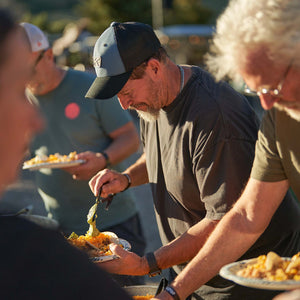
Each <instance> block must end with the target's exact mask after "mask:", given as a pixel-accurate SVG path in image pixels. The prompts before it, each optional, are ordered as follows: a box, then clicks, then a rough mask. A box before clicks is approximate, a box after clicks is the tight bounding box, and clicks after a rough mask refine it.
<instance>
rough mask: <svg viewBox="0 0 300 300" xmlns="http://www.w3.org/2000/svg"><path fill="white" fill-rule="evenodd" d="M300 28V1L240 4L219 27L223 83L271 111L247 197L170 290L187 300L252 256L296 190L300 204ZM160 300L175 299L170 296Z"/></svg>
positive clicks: (212, 63) (216, 49)
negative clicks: (240, 86)
mask: <svg viewBox="0 0 300 300" xmlns="http://www.w3.org/2000/svg"><path fill="white" fill-rule="evenodd" d="M299 28H300V2H299V0H270V1H265V0H256V1H247V0H234V1H231V2H230V4H229V6H228V8H227V9H226V10H225V12H224V14H223V15H222V16H221V17H220V18H219V20H218V22H217V31H216V34H215V37H214V39H213V45H212V49H211V54H210V56H209V57H208V65H209V67H210V70H211V71H212V72H214V73H215V74H216V77H217V78H218V79H220V78H222V77H224V76H229V77H231V78H232V79H234V80H237V79H241V78H243V79H244V81H245V82H246V84H247V85H248V87H249V89H251V90H252V92H254V93H256V94H257V95H258V96H259V97H260V100H261V104H262V106H263V108H264V109H266V110H268V111H267V112H266V114H265V116H264V119H263V121H262V125H261V128H260V131H259V138H258V142H257V145H256V153H255V160H254V164H253V168H252V172H251V176H250V179H249V182H248V184H247V186H246V188H245V191H244V192H243V194H242V196H241V197H240V199H239V200H238V201H237V203H236V204H235V205H234V207H233V209H232V210H231V211H230V212H229V213H227V214H226V215H225V217H224V218H223V219H222V220H221V222H220V223H219V224H218V226H217V227H216V229H215V230H214V231H213V233H212V234H211V236H210V237H209V238H208V240H207V242H206V243H205V245H204V246H203V247H202V249H201V250H200V252H199V253H198V255H197V256H196V257H195V258H194V259H193V260H192V261H191V262H190V263H189V264H188V265H187V267H186V268H185V269H184V270H183V272H182V273H181V274H180V275H179V276H178V277H177V278H176V279H175V280H174V282H173V283H172V284H171V286H172V287H173V288H174V289H175V290H176V292H177V294H178V295H179V297H180V299H184V298H185V297H186V296H187V295H189V294H190V293H191V292H192V291H193V290H196V289H197V288H199V287H200V286H201V285H203V284H205V283H206V282H207V281H208V280H209V279H210V278H212V277H213V276H214V275H215V274H217V273H218V271H219V270H220V268H221V267H222V266H223V265H225V264H227V263H230V262H233V261H235V260H237V259H239V258H240V257H241V256H242V255H243V253H244V252H245V251H247V249H249V247H250V246H251V245H252V244H253V243H254V242H255V241H256V240H257V239H258V238H259V236H260V235H261V234H262V232H263V231H264V230H265V228H266V227H267V226H268V224H269V222H270V220H271V218H272V216H273V215H274V213H275V211H276V209H277V208H278V206H279V205H280V203H281V202H282V199H283V196H284V194H285V193H286V191H287V190H288V188H289V187H291V188H292V189H293V191H294V192H295V194H296V196H297V198H298V199H299V200H300V184H299V182H300V142H299V134H300V85H299V82H300V33H299ZM289 216H290V215H288V217H289ZM278 226H279V227H284V226H285V223H281V224H280V223H279V224H278ZM280 238H281V236H280V234H278V239H280ZM298 251H299V249H298ZM261 254H265V253H261ZM294 254H295V253H294ZM285 296H286V295H285ZM155 299H161V300H162V299H164V300H167V299H172V298H171V297H170V296H169V295H168V294H167V293H163V294H161V295H160V296H158V297H156V298H155ZM291 299H293V298H292V296H291Z"/></svg>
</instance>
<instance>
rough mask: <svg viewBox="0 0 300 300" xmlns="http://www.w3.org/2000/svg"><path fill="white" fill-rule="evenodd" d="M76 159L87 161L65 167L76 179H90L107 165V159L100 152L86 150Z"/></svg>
mask: <svg viewBox="0 0 300 300" xmlns="http://www.w3.org/2000/svg"><path fill="white" fill-rule="evenodd" d="M76 159H83V160H85V163H83V164H80V165H78V166H75V167H70V168H64V170H65V171H66V172H68V173H70V174H72V176H73V179H76V180H89V179H91V178H92V177H93V176H94V175H95V174H96V173H97V172H98V171H100V170H103V169H104V168H105V166H106V161H105V159H104V157H103V156H102V155H101V154H100V153H95V152H91V151H86V152H82V153H78V154H77V155H76Z"/></svg>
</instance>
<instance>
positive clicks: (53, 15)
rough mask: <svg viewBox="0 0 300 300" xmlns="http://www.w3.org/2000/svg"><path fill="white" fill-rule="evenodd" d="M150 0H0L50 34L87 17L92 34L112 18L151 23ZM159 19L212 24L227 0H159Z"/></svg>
mask: <svg viewBox="0 0 300 300" xmlns="http://www.w3.org/2000/svg"><path fill="white" fill-rule="evenodd" d="M152 1H153V0H126V1H124V0H42V1H41V0H1V2H0V3H1V6H8V7H10V8H11V9H12V11H14V12H15V14H16V15H17V17H18V18H19V20H20V21H25V22H30V23H33V24H35V25H37V26H39V27H40V28H41V29H43V30H45V31H47V32H48V33H50V34H51V33H52V34H59V33H62V32H63V30H64V28H65V26H66V25H67V24H68V23H70V22H76V20H79V19H80V18H87V19H89V22H88V23H87V29H88V30H89V31H90V32H91V33H92V34H95V35H99V34H101V32H102V31H103V30H104V29H105V28H106V27H107V26H108V25H109V24H110V23H111V22H112V21H119V22H124V21H139V22H143V23H147V24H150V25H152V13H153V12H152ZM161 1H162V6H163V22H164V24H163V25H164V26H165V25H171V24H214V23H215V20H216V17H217V16H218V15H219V13H220V12H221V11H222V10H223V9H224V7H225V6H226V5H227V4H228V0H161Z"/></svg>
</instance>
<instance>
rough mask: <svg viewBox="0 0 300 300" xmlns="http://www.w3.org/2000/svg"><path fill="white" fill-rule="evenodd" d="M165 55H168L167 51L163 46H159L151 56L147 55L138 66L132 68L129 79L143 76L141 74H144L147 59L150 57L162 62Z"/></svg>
mask: <svg viewBox="0 0 300 300" xmlns="http://www.w3.org/2000/svg"><path fill="white" fill-rule="evenodd" d="M167 57H168V54H167V51H166V50H165V48H163V47H160V48H159V49H158V50H157V51H156V52H155V53H154V54H153V55H152V56H151V57H149V58H148V59H146V60H145V61H144V62H142V63H141V64H140V65H139V66H137V67H136V68H134V69H133V71H132V73H131V76H130V79H132V80H134V79H141V78H143V76H144V74H145V69H146V66H147V64H148V61H149V60H150V59H151V58H155V59H157V60H158V61H160V62H164V61H165V60H166V58H167Z"/></svg>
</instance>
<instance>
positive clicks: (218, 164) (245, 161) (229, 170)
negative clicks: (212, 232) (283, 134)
mask: <svg viewBox="0 0 300 300" xmlns="http://www.w3.org/2000/svg"><path fill="white" fill-rule="evenodd" d="M254 143H255V141H247V140H240V139H233V138H232V139H225V138H224V139H222V140H220V141H219V142H218V143H217V144H216V145H214V146H213V147H208V149H207V150H206V151H205V152H204V153H202V152H200V153H198V154H197V155H196V156H195V157H194V168H195V171H194V172H195V175H196V179H197V183H198V186H199V191H200V198H201V201H202V202H203V203H204V205H205V209H206V216H205V217H206V218H209V219H213V220H220V219H221V218H222V217H223V216H224V215H225V214H226V212H227V211H228V210H230V208H231V207H232V205H233V204H234V202H235V201H236V200H237V199H238V198H239V196H240V195H241V193H242V191H243V189H244V187H245V185H246V183H247V181H248V179H249V175H250V171H251V167H252V162H253V158H254Z"/></svg>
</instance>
